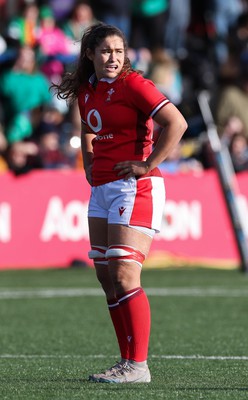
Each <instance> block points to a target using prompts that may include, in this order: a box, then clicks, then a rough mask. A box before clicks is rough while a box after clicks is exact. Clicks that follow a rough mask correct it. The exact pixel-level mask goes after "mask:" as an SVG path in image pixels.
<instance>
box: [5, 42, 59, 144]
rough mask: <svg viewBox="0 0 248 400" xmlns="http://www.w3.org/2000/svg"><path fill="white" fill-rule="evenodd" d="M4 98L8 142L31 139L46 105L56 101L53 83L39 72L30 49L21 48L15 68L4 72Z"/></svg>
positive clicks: (32, 51)
mask: <svg viewBox="0 0 248 400" xmlns="http://www.w3.org/2000/svg"><path fill="white" fill-rule="evenodd" d="M0 96H1V99H2V107H3V116H4V117H3V118H4V121H3V123H4V126H5V132H6V137H7V140H8V142H9V143H13V142H16V141H20V140H23V139H24V138H28V137H30V136H31V135H32V132H33V127H34V126H36V125H37V123H38V122H39V119H40V115H41V108H42V106H44V105H46V104H49V103H50V102H51V100H52V98H51V94H50V93H49V82H48V80H47V79H46V77H45V76H44V75H43V74H42V73H41V72H40V71H38V70H37V64H36V59H35V53H34V50H33V49H31V48H30V47H27V46H24V47H21V48H20V49H19V53H18V55H17V58H16V60H15V62H14V65H13V66H12V68H11V69H7V70H5V71H4V72H3V73H2V75H1V80H0Z"/></svg>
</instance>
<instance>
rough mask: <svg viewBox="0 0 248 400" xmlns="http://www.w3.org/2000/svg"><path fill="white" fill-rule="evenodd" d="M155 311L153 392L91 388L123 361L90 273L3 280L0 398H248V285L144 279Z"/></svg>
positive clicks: (158, 273)
mask: <svg viewBox="0 0 248 400" xmlns="http://www.w3.org/2000/svg"><path fill="white" fill-rule="evenodd" d="M142 276H143V287H144V288H145V289H146V291H147V293H148V296H149V299H150V303H151V310H152V332H151V341H150V352H149V354H150V355H149V366H150V370H151V374H152V382H151V383H150V384H136V385H111V384H110V385H109V384H96V383H90V382H88V381H87V377H88V375H89V374H90V373H92V372H98V371H99V372H100V371H101V370H102V369H104V368H105V367H106V368H107V367H109V366H110V365H111V364H113V363H114V362H115V361H116V360H117V359H118V348H117V344H116V341H115V336H114V331H113V328H112V326H111V324H110V320H109V315H108V311H107V308H106V306H105V299H104V296H103V294H102V291H101V290H100V288H99V285H98V283H97V281H96V279H95V274H94V271H93V270H92V269H83V268H82V269H66V270H64V269H56V270H42V271H34V270H33V271H2V272H0V399H1V400H3V399H8V400H9V399H14V400H19V399H20V400H22V399H27V400H32V399H35V400H50V399H56V400H74V399H84V400H96V399H99V400H100V399H101V400H105V399H106V400H107V399H108V400H112V399H118V400H127V399H130V400H131V399H135V400H136V399H137V400H141V399H142V400H143V399H144V400H146V399H147V400H148V399H149V400H150V399H154V400H155V399H156V400H157V399H168V400H176V399H177V400H178V399H180V400H188V399H193V400H198V399H206V400H208V399H209V400H210V399H211V400H226V399H231V400H239V399H247V398H248V346H247V345H248V304H247V303H248V280H247V279H248V277H247V276H246V275H244V274H242V273H241V272H239V271H220V270H206V269H174V270H173V269H166V270H160V269H158V270H156V269H155V270H150V269H149V270H145V269H144V271H143V275H142Z"/></svg>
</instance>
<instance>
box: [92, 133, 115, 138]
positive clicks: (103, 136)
mask: <svg viewBox="0 0 248 400" xmlns="http://www.w3.org/2000/svg"><path fill="white" fill-rule="evenodd" d="M113 138H114V135H113V133H109V134H107V135H97V136H96V140H107V139H113Z"/></svg>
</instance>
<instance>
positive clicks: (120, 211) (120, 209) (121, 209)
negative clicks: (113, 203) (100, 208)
mask: <svg viewBox="0 0 248 400" xmlns="http://www.w3.org/2000/svg"><path fill="white" fill-rule="evenodd" d="M125 210H126V208H125V207H119V214H120V217H121V216H122V214H123V213H124V211H125Z"/></svg>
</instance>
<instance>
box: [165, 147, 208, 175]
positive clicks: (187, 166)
mask: <svg viewBox="0 0 248 400" xmlns="http://www.w3.org/2000/svg"><path fill="white" fill-rule="evenodd" d="M161 170H162V171H164V172H168V173H173V174H175V173H179V172H180V173H188V172H194V173H199V172H202V171H203V166H202V164H201V162H200V161H199V160H197V159H196V158H195V157H194V156H193V155H192V156H190V157H184V156H183V142H180V143H178V145H177V146H176V147H175V148H174V149H173V150H172V151H171V153H170V154H169V156H168V157H167V158H166V160H165V161H164V162H163V163H162V164H161Z"/></svg>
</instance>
